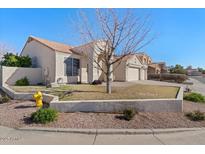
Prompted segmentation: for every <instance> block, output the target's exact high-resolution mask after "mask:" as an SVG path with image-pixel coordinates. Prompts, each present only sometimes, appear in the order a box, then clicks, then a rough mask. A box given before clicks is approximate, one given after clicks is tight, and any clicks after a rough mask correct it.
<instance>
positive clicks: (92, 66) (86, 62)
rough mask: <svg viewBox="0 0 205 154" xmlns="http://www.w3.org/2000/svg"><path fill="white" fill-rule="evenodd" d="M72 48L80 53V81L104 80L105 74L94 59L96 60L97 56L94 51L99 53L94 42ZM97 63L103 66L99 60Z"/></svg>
mask: <svg viewBox="0 0 205 154" xmlns="http://www.w3.org/2000/svg"><path fill="white" fill-rule="evenodd" d="M98 46H100V44H98ZM74 50H76V51H78V52H80V53H81V54H82V57H81V61H82V62H81V64H82V65H81V74H82V75H81V82H86V81H87V82H89V83H92V82H93V81H94V80H105V75H104V73H103V72H102V71H101V69H100V68H99V67H98V65H97V64H96V62H95V61H98V56H97V54H95V53H99V51H98V50H97V46H96V45H95V44H94V43H89V44H85V45H82V46H79V47H76V48H75V49H74ZM99 64H100V66H101V67H103V63H102V61H101V60H99Z"/></svg>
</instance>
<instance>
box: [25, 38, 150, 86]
mask: <svg viewBox="0 0 205 154" xmlns="http://www.w3.org/2000/svg"><path fill="white" fill-rule="evenodd" d="M103 44H104V42H103V41H94V42H90V43H87V44H84V45H81V46H76V47H72V46H69V45H66V44H62V43H58V42H54V41H49V40H46V39H42V38H38V37H34V36H30V37H29V38H28V40H27V41H26V44H25V46H24V48H23V49H22V52H21V55H24V56H26V55H28V56H30V57H31V58H32V65H33V66H32V67H34V68H35V67H36V68H41V69H42V79H43V82H44V83H77V82H81V83H92V82H93V81H94V80H102V81H105V75H104V73H103V72H102V71H101V69H100V68H99V67H104V64H103V62H102V60H101V59H100V51H98V48H97V46H103ZM96 53H99V54H96ZM96 62H97V63H98V65H97V64H96ZM113 67H115V66H113ZM122 68H123V69H122ZM146 79H147V66H146V65H144V64H142V62H141V61H140V59H139V58H138V57H137V56H136V55H131V56H128V57H126V58H125V59H123V61H122V63H121V64H120V66H119V67H118V68H117V69H116V70H115V71H114V73H113V74H112V80H116V81H133V80H146Z"/></svg>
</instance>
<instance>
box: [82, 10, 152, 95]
mask: <svg viewBox="0 0 205 154" xmlns="http://www.w3.org/2000/svg"><path fill="white" fill-rule="evenodd" d="M81 18H82V20H81V23H79V24H80V25H81V29H80V31H81V36H82V38H83V40H84V41H86V42H90V41H91V42H96V43H95V48H97V50H94V51H95V54H94V56H96V58H93V61H94V63H96V65H97V66H98V68H99V69H100V70H101V71H102V72H103V73H104V74H105V76H106V92H107V93H111V83H112V73H113V71H114V70H115V69H116V68H117V67H115V68H114V67H113V64H115V63H117V66H119V64H120V63H121V61H122V60H123V59H124V58H125V57H126V56H129V55H132V54H135V53H137V52H139V50H140V49H142V48H143V47H144V46H146V45H147V44H149V43H150V42H151V41H152V40H153V38H149V39H148V37H147V36H148V34H149V33H150V30H151V26H150V24H149V15H147V16H143V17H137V16H136V15H135V14H134V13H133V10H130V9H127V10H126V11H125V12H124V13H123V15H119V13H118V12H117V10H115V9H96V22H95V23H91V21H89V19H88V17H87V16H86V15H85V14H84V13H83V12H81ZM91 24H92V26H90V25H91ZM96 40H100V41H96ZM99 42H103V43H99ZM98 57H100V60H101V61H102V62H103V66H102V65H101V64H100V63H99V60H97V59H98Z"/></svg>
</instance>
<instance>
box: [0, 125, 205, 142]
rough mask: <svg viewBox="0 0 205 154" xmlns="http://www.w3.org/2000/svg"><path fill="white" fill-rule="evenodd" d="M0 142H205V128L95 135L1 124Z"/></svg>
mask: <svg viewBox="0 0 205 154" xmlns="http://www.w3.org/2000/svg"><path fill="white" fill-rule="evenodd" d="M0 144H35V145H36V144H37V145H39V144H66V145H67V144H78V145H92V144H100V145H101V144H108V145H114V144H117V145H119V144H120V145H121V144H123V145H125V144H128V145H130V144H134V145H135V144H148V145H153V144H157V145H159V144H205V129H201V130H197V131H187V132H175V133H163V134H138V135H119V134H115V135H114V134H112V135H108V134H107V135H95V134H90V135H89V134H79V133H78V134H77V133H61V132H45V131H25V130H24V131H23V130H16V129H13V128H7V127H3V126H0Z"/></svg>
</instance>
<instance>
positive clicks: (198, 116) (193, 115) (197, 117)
mask: <svg viewBox="0 0 205 154" xmlns="http://www.w3.org/2000/svg"><path fill="white" fill-rule="evenodd" d="M186 116H187V117H188V118H189V119H190V120H192V121H202V120H204V119H205V115H204V113H203V112H200V111H194V112H189V113H187V114H186Z"/></svg>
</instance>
